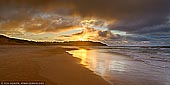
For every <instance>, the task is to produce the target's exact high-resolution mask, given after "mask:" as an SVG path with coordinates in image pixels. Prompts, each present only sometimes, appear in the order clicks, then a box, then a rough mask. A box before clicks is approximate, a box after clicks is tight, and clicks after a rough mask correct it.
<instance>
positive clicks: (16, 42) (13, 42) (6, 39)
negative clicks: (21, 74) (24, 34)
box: [0, 35, 107, 46]
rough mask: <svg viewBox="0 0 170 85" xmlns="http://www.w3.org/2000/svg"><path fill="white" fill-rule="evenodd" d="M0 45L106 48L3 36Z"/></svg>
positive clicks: (94, 44)
mask: <svg viewBox="0 0 170 85" xmlns="http://www.w3.org/2000/svg"><path fill="white" fill-rule="evenodd" d="M0 45H43V46H48V45H60V46H107V45H106V44H103V43H101V42H93V41H65V42H35V41H28V40H21V39H15V38H9V37H6V36H4V35H0Z"/></svg>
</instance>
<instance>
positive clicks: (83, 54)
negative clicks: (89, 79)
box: [69, 49, 87, 65]
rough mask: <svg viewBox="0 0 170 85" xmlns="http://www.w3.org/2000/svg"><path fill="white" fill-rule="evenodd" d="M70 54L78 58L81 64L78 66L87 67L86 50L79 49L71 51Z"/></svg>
mask: <svg viewBox="0 0 170 85" xmlns="http://www.w3.org/2000/svg"><path fill="white" fill-rule="evenodd" d="M69 53H70V54H73V56H75V57H77V58H80V59H81V62H80V64H83V65H87V63H86V59H87V50H86V49H80V50H73V51H69Z"/></svg>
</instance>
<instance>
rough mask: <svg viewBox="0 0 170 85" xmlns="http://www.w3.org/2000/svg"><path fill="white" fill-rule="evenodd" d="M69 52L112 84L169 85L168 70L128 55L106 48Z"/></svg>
mask: <svg viewBox="0 0 170 85" xmlns="http://www.w3.org/2000/svg"><path fill="white" fill-rule="evenodd" d="M67 52H68V53H70V54H72V55H73V56H74V57H77V58H80V59H81V61H80V64H82V65H84V66H85V67H86V68H88V69H90V70H92V71H94V73H96V74H98V75H100V76H102V77H103V78H104V79H106V80H108V81H110V82H111V83H112V84H116V85H169V84H168V83H169V80H168V79H169V78H166V75H167V72H165V71H166V70H164V69H158V68H155V67H153V66H149V65H147V64H145V63H144V62H140V61H136V60H134V59H133V58H130V57H128V56H124V55H120V54H116V53H112V52H108V51H107V50H106V49H92V50H86V49H79V50H71V51H67ZM158 70H159V71H158ZM168 73H169V72H168Z"/></svg>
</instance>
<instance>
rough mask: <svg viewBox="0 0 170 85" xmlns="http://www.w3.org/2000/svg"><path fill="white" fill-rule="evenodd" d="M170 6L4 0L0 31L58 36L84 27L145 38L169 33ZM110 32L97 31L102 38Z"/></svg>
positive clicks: (142, 0) (147, 0) (126, 0)
mask: <svg viewBox="0 0 170 85" xmlns="http://www.w3.org/2000/svg"><path fill="white" fill-rule="evenodd" d="M169 3H170V0H97V1H96V0H1V1H0V31H1V33H4V32H11V31H15V32H18V33H24V32H31V33H45V32H55V33H58V32H63V31H67V30H72V29H79V28H80V27H82V28H95V29H96V28H101V29H104V30H118V31H124V32H126V33H128V34H134V35H142V36H145V35H146V34H147V35H149V34H150V35H152V34H155V33H162V34H165V33H166V34H168V33H170V25H169V22H170V17H169V16H170V5H169ZM2 31H3V32H2ZM109 33H110V31H104V32H103V31H97V34H98V35H99V36H100V37H101V36H107V35H105V34H109ZM150 35H149V36H150ZM114 37H115V36H114ZM114 37H113V38H114ZM139 38H140V37H139ZM141 40H145V39H141Z"/></svg>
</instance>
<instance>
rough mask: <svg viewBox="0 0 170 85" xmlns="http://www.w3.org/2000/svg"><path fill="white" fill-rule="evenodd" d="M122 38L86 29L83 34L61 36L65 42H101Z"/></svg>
mask: <svg viewBox="0 0 170 85" xmlns="http://www.w3.org/2000/svg"><path fill="white" fill-rule="evenodd" d="M120 37H121V36H120V35H118V34H113V33H112V32H111V31H109V30H106V31H101V30H96V29H94V28H85V29H84V30H83V31H82V32H79V33H75V34H72V35H63V36H60V38H61V39H63V40H73V41H75V40H80V41H88V40H94V41H101V40H105V39H117V38H120Z"/></svg>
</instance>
